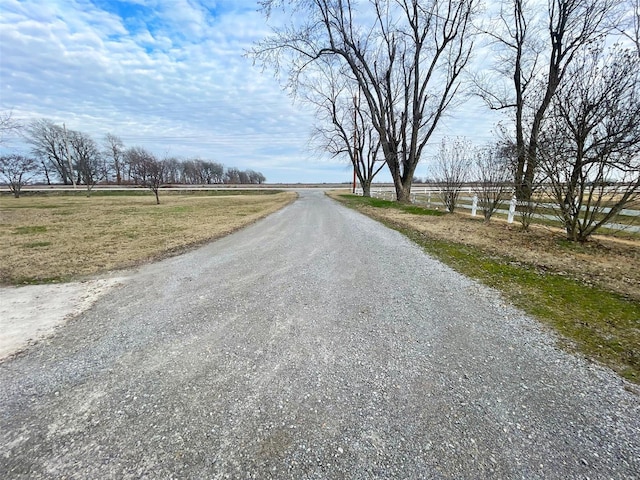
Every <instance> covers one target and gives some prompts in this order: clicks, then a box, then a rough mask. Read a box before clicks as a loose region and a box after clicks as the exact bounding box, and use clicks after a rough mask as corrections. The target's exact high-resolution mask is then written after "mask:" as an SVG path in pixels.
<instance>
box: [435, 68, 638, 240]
mask: <svg viewBox="0 0 640 480" xmlns="http://www.w3.org/2000/svg"><path fill="white" fill-rule="evenodd" d="M620 81H621V82H623V80H622V79H620ZM614 88H616V87H614V86H610V89H611V90H613V89H614ZM558 98H561V97H558ZM603 103H604V102H603ZM577 106H578V104H577V103H573V104H571V107H572V108H576V107H577ZM565 107H566V108H569V106H568V105H565ZM594 108H596V107H594ZM570 125H572V128H571V131H574V132H579V131H581V130H583V128H582V127H581V126H580V125H579V123H578V124H577V125H576V124H573V123H570ZM563 127H564V128H566V127H567V124H566V123H563V122H560V121H558V123H557V128H563ZM633 128H637V126H634V127H633ZM616 130H617V129H616ZM588 143H589V142H586V141H583V142H580V141H578V140H575V139H573V140H572V139H571V137H570V136H569V135H567V134H566V133H558V135H557V136H555V137H553V138H551V139H549V140H548V141H546V142H545V147H544V148H542V149H540V152H541V154H540V158H539V162H540V173H539V174H538V175H536V177H535V181H534V182H533V186H532V192H533V194H534V197H533V198H534V199H533V200H532V201H531V202H530V203H531V207H530V209H526V210H521V211H520V215H519V216H520V220H521V223H522V224H523V226H524V227H528V226H529V224H530V222H531V217H532V216H533V215H534V213H535V212H536V211H537V209H539V208H541V209H544V210H546V211H548V210H551V211H552V212H553V213H554V214H555V216H556V217H557V218H558V220H559V221H560V222H561V223H562V225H563V226H564V229H565V232H566V235H567V238H568V239H570V240H573V241H580V242H584V241H586V240H588V238H589V237H590V236H591V235H593V234H594V233H595V232H596V231H597V230H599V229H601V228H602V227H604V226H607V225H608V224H610V222H612V221H613V220H614V219H615V217H616V216H617V215H618V214H620V213H621V212H622V210H623V209H624V208H625V207H626V208H630V209H631V208H633V209H638V208H639V207H640V198H639V196H638V194H637V192H638V175H640V168H639V167H640V166H639V165H638V164H637V163H636V164H633V165H629V164H628V158H627V160H624V161H622V160H621V159H620V158H615V159H614V158H612V157H615V156H617V155H618V154H619V149H620V148H621V147H620V146H618V147H617V150H618V151H616V152H611V153H605V152H599V153H598V154H597V155H594V156H592V155H591V154H590V153H589V151H590V150H592V149H598V148H605V147H604V145H597V144H595V143H594V144H589V145H587V144H588ZM607 145H609V144H608V143H607ZM576 147H577V148H576ZM563 149H568V150H571V151H572V152H573V153H572V154H569V155H568V154H566V153H565V152H564V151H563ZM576 152H582V153H580V154H577V153H576ZM572 155H576V156H577V158H576V159H574V160H571V158H573V157H572ZM625 158H626V157H625ZM517 160H518V159H517V154H516V152H515V149H514V146H513V145H512V144H510V143H504V142H503V143H497V144H495V145H490V146H484V147H474V146H473V144H472V143H471V142H470V141H469V140H467V139H464V138H454V139H449V138H446V139H444V140H443V141H442V144H441V145H440V148H439V151H438V154H437V155H436V158H435V159H434V162H433V163H432V165H431V169H430V173H431V176H430V178H429V179H428V180H426V182H427V183H430V182H433V183H435V184H437V185H438V189H439V191H440V196H441V198H442V202H443V204H444V205H445V208H446V209H447V211H449V212H453V211H454V210H455V208H456V205H457V203H458V197H459V195H460V193H461V192H462V190H463V188H471V189H472V191H473V192H474V193H475V195H476V196H477V197H478V207H479V208H480V209H481V211H482V212H483V214H484V218H485V220H486V221H489V220H490V218H491V216H492V215H493V213H494V212H495V211H496V209H497V208H498V207H499V206H500V205H501V204H503V203H504V202H506V201H508V200H509V199H510V198H511V197H512V196H516V198H517V188H515V187H516V186H515V185H514V184H513V172H514V171H515V170H516V169H517ZM612 174H614V175H615V176H613V177H612V176H610V175H612Z"/></svg>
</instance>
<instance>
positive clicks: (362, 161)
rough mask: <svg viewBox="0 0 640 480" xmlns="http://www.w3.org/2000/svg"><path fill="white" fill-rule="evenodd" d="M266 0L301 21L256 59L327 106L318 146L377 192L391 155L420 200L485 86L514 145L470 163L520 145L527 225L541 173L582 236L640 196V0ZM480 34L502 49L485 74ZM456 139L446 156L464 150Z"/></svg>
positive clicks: (495, 159) (507, 141)
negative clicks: (420, 179)
mask: <svg viewBox="0 0 640 480" xmlns="http://www.w3.org/2000/svg"><path fill="white" fill-rule="evenodd" d="M261 4H262V7H263V9H264V13H265V14H266V15H267V16H269V15H270V14H271V13H272V11H274V9H278V10H279V11H280V12H282V11H284V12H288V13H289V14H290V16H289V18H290V20H289V22H288V24H286V25H280V26H276V27H275V28H274V33H272V34H271V35H269V36H268V37H266V38H265V39H263V40H262V41H261V42H259V43H257V44H256V45H255V46H254V48H253V50H252V51H251V55H252V56H253V58H254V59H255V60H256V61H257V62H260V63H262V64H263V65H265V66H269V67H273V68H274V69H275V71H276V72H278V73H279V74H281V75H282V76H283V78H284V80H285V82H286V85H287V87H288V88H289V89H290V91H291V92H292V93H294V94H295V95H296V96H297V97H298V98H300V99H302V100H303V101H305V102H308V103H309V104H311V105H313V106H314V107H315V108H316V111H317V114H318V115H317V120H318V121H317V127H316V135H315V139H316V141H317V145H318V146H319V147H320V148H322V149H324V150H326V151H328V152H329V153H330V154H332V155H335V156H340V155H341V156H345V157H346V158H348V159H349V160H350V161H351V163H352V164H353V165H354V169H355V170H356V173H357V175H358V178H359V180H360V183H361V185H362V187H363V190H364V194H365V195H369V192H370V185H371V181H372V179H373V177H374V176H375V175H376V173H377V172H379V171H380V169H381V168H382V167H383V166H384V165H386V166H387V168H388V169H389V172H390V174H391V177H392V179H393V182H394V185H395V191H396V196H397V199H398V201H400V202H409V201H410V198H411V196H410V191H411V184H412V180H413V178H414V173H415V170H416V167H417V165H418V162H419V161H420V160H421V159H423V157H424V155H425V152H426V151H427V150H428V148H427V147H428V145H429V143H430V142H431V141H432V138H433V134H434V132H435V131H436V128H437V127H438V124H439V122H440V120H441V119H442V118H443V116H445V115H446V114H448V113H449V112H450V111H451V109H452V108H453V107H455V106H457V105H460V103H461V102H463V101H464V99H465V98H466V96H467V95H468V94H476V95H479V96H480V98H482V99H483V100H484V101H485V103H486V105H487V106H488V107H489V108H490V109H494V110H499V111H502V112H504V113H505V115H506V120H504V121H503V122H502V123H501V128H500V129H499V130H500V139H499V142H498V143H500V144H501V145H502V147H501V148H503V151H502V152H500V151H496V149H495V148H490V149H486V148H485V149H481V151H478V150H474V153H473V155H474V156H475V157H476V159H475V160H473V159H472V158H470V156H471V155H470V153H469V151H466V152H465V153H464V155H463V156H464V158H461V159H460V161H461V162H471V163H477V162H478V161H479V160H478V159H479V158H482V159H483V162H484V163H485V164H486V165H485V167H486V168H485V170H487V171H486V172H485V174H484V176H486V177H495V176H498V177H500V178H501V177H502V175H503V173H504V170H503V169H502V161H503V158H502V157H504V154H505V153H508V154H509V158H510V162H509V167H510V168H509V169H508V170H507V171H508V173H509V176H510V177H509V182H508V183H509V184H510V186H511V188H512V189H513V191H515V195H516V198H517V200H518V210H519V211H520V214H521V217H522V222H523V225H524V226H525V227H528V224H529V222H530V220H531V216H532V215H533V212H534V209H535V202H534V195H535V192H536V188H537V186H538V185H540V184H541V183H543V182H546V183H548V184H551V185H552V186H553V188H552V191H553V196H554V197H555V200H556V203H558V205H559V207H558V208H559V215H560V216H561V218H563V222H564V225H565V229H566V231H567V237H568V238H570V239H572V240H584V239H586V238H588V237H589V235H591V234H592V233H593V232H594V231H595V230H596V229H597V228H599V227H600V226H602V225H603V224H604V223H606V222H607V221H609V220H611V219H612V218H613V217H615V215H617V214H618V213H619V212H620V211H621V210H622V209H623V208H624V206H625V205H628V204H629V202H633V201H635V199H636V198H637V197H638V193H639V192H640V160H639V158H640V76H639V75H640V73H639V72H640V47H639V45H640V36H639V33H638V32H639V31H640V30H639V28H638V25H640V5H639V0H627V1H626V2H619V1H617V0H549V1H548V2H542V3H541V2H535V1H529V0H501V1H500V2H497V3H495V4H493V5H491V6H490V8H488V9H487V10H485V11H481V9H480V8H479V2H478V1H477V0H444V1H441V0H420V1H418V0H366V1H364V0H363V1H357V0H339V1H338V0H263V1H262V2H261ZM482 43H484V46H485V48H486V49H489V50H490V51H491V52H492V55H490V56H489V59H488V61H487V62H485V64H484V65H483V66H482V70H481V71H480V70H479V71H478V72H474V71H473V70H472V69H471V66H472V65H473V62H472V61H471V60H472V56H471V55H472V51H473V50H474V47H475V46H476V44H482ZM485 51H487V50H485ZM465 73H467V74H468V75H466V76H465ZM465 78H469V79H470V80H469V81H465ZM447 148H450V149H451V148H453V146H451V145H450V146H446V145H445V146H443V147H441V149H440V152H439V153H438V154H437V155H436V157H437V158H439V157H442V155H445V156H448V157H449V158H451V157H454V156H455V155H456V151H457V149H456V148H453V150H451V151H449V152H446V151H443V149H444V150H446V149H447ZM498 150H499V149H498ZM448 166H449V167H452V168H453V166H454V165H453V163H450V164H449V165H448ZM495 169H497V171H491V170H495ZM449 173H451V172H449ZM611 183H613V184H615V185H617V186H618V188H611ZM604 186H607V188H604ZM454 201H455V198H454V197H451V198H449V199H448V202H454ZM491 201H493V202H495V199H493V200H491V199H490V198H486V202H491ZM445 203H446V202H445ZM584 212H587V213H584Z"/></svg>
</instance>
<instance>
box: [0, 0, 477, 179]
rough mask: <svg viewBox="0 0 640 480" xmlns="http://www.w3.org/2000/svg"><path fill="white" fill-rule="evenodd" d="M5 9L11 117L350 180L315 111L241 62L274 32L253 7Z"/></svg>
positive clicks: (268, 168)
mask: <svg viewBox="0 0 640 480" xmlns="http://www.w3.org/2000/svg"><path fill="white" fill-rule="evenodd" d="M203 5H204V6H203ZM0 13H1V15H0V45H1V46H2V47H1V48H2V52H1V58H0V109H1V110H3V111H7V110H13V112H14V115H15V116H17V117H21V118H22V119H23V120H29V119H35V118H42V117H44V118H50V119H52V120H54V121H57V122H60V123H62V122H65V123H66V125H67V127H68V128H72V129H76V130H81V131H83V132H86V133H89V134H90V135H92V136H94V138H96V139H100V137H101V136H102V135H103V134H105V133H107V132H111V133H114V134H117V135H119V136H121V137H122V138H123V140H124V141H125V143H127V144H128V145H142V146H145V147H147V148H150V149H152V150H153V151H155V152H156V153H158V154H160V155H162V154H165V153H167V152H169V153H170V154H171V155H178V156H183V157H188V156H199V157H202V158H210V159H212V160H216V161H220V162H222V163H224V164H225V165H227V166H237V167H240V168H253V169H255V170H260V171H262V172H263V173H265V175H266V176H267V178H268V179H269V180H270V181H297V180H299V179H300V180H301V179H303V178H304V181H313V179H314V175H317V176H322V177H316V179H319V180H321V181H322V180H327V181H343V180H344V181H348V180H349V178H350V173H349V168H348V167H347V166H343V165H341V164H336V161H335V160H329V159H327V158H318V155H317V154H316V153H310V152H309V151H308V149H307V142H308V139H309V133H310V130H311V123H312V118H311V116H310V114H309V113H308V109H306V108H303V107H301V106H300V105H292V104H291V100H290V99H289V97H288V96H287V95H286V94H285V93H284V92H283V91H282V90H281V88H280V86H279V85H278V84H277V83H276V81H275V80H274V79H273V78H272V76H271V74H270V72H264V73H262V72H261V71H260V69H259V68H257V67H254V66H253V65H252V64H251V60H250V59H248V58H245V57H244V56H243V54H244V52H245V51H246V49H248V48H250V47H251V45H252V43H253V42H254V41H256V40H258V39H259V38H261V37H263V36H264V35H265V34H266V33H267V32H268V31H269V29H268V26H267V25H266V23H265V21H264V19H263V17H262V16H261V14H260V13H259V12H257V2H255V1H249V0H239V1H233V0H223V1H208V2H196V1H193V0H128V1H117V2H116V1H106V0H94V1H93V2H92V1H89V0H24V1H17V0H3V1H2V4H1V6H0ZM469 126H470V124H468V125H467V127H469ZM304 172H307V173H304Z"/></svg>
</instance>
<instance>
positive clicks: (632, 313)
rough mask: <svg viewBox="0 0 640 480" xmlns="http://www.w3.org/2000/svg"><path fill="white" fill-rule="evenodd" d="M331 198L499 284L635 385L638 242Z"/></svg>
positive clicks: (569, 343) (572, 345) (639, 353)
mask: <svg viewBox="0 0 640 480" xmlns="http://www.w3.org/2000/svg"><path fill="white" fill-rule="evenodd" d="M331 196H332V197H333V198H335V199H336V200H339V201H340V202H342V203H344V204H346V205H348V206H350V207H352V208H355V209H357V210H359V211H361V212H363V213H365V214H366V215H369V216H371V217H372V218H375V219H377V220H379V221H381V222H382V223H384V224H386V225H387V226H389V227H391V228H394V229H396V230H398V231H400V232H402V233H403V234H405V235H406V236H407V237H409V238H410V239H411V240H413V241H415V242H416V243H418V244H419V245H421V246H422V247H423V248H424V249H425V251H426V252H428V253H429V254H431V255H433V256H435V257H436V258H438V259H440V260H441V261H443V262H444V263H446V264H448V265H450V266H451V267H453V268H454V269H456V270H457V271H459V272H461V273H463V274H464V275H467V276H470V277H472V278H475V279H477V280H479V281H481V282H482V283H485V284H486V285H489V286H491V287H494V288H496V289H499V290H500V291H502V292H503V294H504V295H505V296H506V297H507V298H508V299H509V300H510V301H511V302H513V303H514V304H515V305H517V306H518V307H520V308H522V309H523V310H525V311H527V312H529V313H530V314H532V315H534V316H535V317H537V318H538V319H540V320H541V321H542V322H544V323H545V324H547V325H549V326H551V327H553V328H554V329H555V330H556V331H557V332H559V333H560V334H561V336H562V338H563V339H564V340H563V346H564V347H565V348H567V349H569V350H577V351H579V352H581V353H582V354H584V355H585V356H587V357H588V358H591V359H593V360H596V361H598V362H600V363H602V364H605V365H607V366H609V367H611V368H612V369H614V370H615V371H617V372H618V373H619V374H620V375H621V376H623V377H625V378H627V379H628V380H630V381H632V382H634V383H637V384H640V242H637V241H636V242H632V241H629V240H626V241H623V240H619V239H608V238H604V237H598V238H597V239H595V240H594V241H593V242H590V243H588V244H584V245H580V244H573V243H571V242H567V241H566V240H565V239H564V236H563V235H562V232H558V231H555V230H552V229H549V228H544V227H539V228H532V229H531V231H529V232H525V231H523V230H522V229H521V228H519V226H518V225H516V224H513V225H508V224H507V223H506V222H501V221H492V222H491V223H489V224H486V223H485V222H483V221H482V220H481V219H472V218H471V217H469V216H468V215H456V214H453V215H449V214H442V212H439V211H432V210H428V209H426V208H424V209H421V208H419V207H415V206H412V207H407V206H406V205H399V204H397V203H395V202H390V201H384V200H380V199H365V198H362V197H357V196H353V195H344V194H340V193H338V192H334V193H332V194H331Z"/></svg>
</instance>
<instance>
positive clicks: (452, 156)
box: [432, 138, 472, 213]
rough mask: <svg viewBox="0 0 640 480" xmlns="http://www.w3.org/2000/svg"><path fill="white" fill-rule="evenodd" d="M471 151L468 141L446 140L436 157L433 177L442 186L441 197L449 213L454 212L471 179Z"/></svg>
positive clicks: (460, 139) (459, 139)
mask: <svg viewBox="0 0 640 480" xmlns="http://www.w3.org/2000/svg"><path fill="white" fill-rule="evenodd" d="M471 151H472V146H471V142H469V141H468V140H465V139H462V138H455V139H447V138H445V139H443V140H442V143H441V144H440V149H439V150H438V154H437V155H436V158H435V164H434V167H433V172H432V175H433V178H434V180H435V181H436V183H438V184H439V186H440V197H441V198H442V202H443V203H444V205H445V208H446V209H447V211H448V212H449V213H453V212H454V210H455V208H456V205H457V204H458V197H459V196H460V191H461V190H462V186H463V185H464V183H465V182H466V181H467V180H468V178H469V173H470V171H471Z"/></svg>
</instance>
